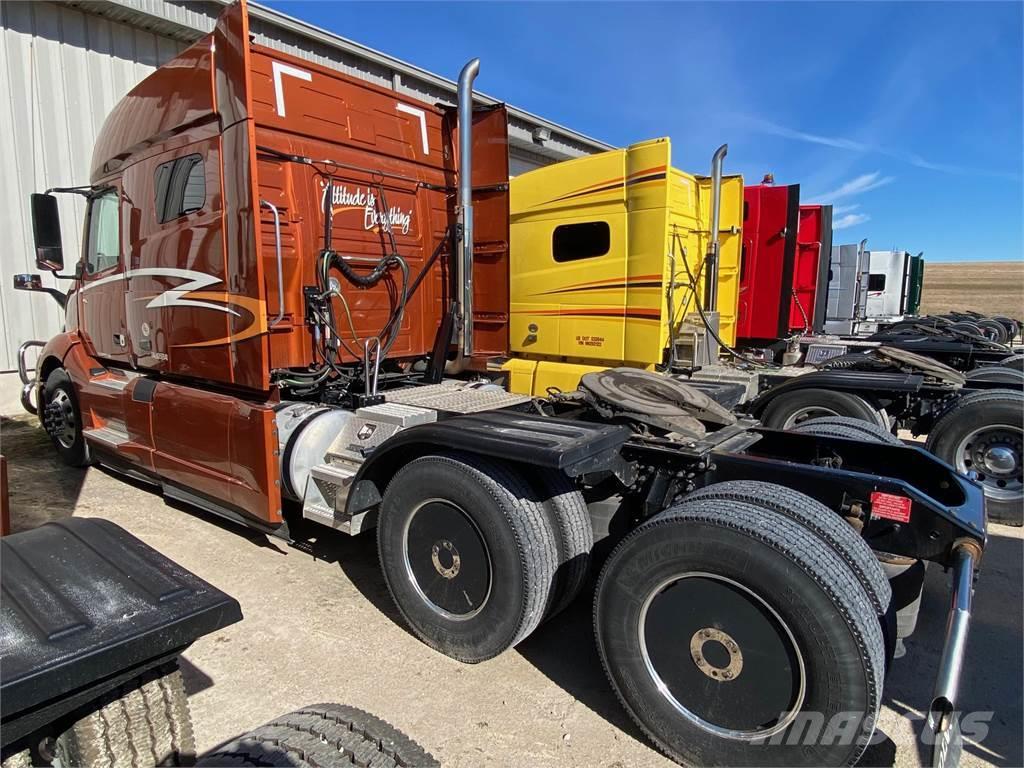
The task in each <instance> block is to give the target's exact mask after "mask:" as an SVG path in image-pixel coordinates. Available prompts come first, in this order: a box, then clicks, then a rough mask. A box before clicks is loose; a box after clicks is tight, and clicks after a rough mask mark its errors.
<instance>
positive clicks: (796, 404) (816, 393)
mask: <svg viewBox="0 0 1024 768" xmlns="http://www.w3.org/2000/svg"><path fill="white" fill-rule="evenodd" d="M822 416H850V417H852V418H855V419H860V420H861V421H867V422H869V423H871V424H876V425H877V426H879V427H883V428H887V427H888V424H887V423H886V421H887V419H886V418H885V416H883V415H882V413H881V412H880V411H879V410H878V409H877V408H875V407H874V406H872V405H871V404H870V403H869V402H868V401H867V400H865V399H864V398H863V397H860V396H858V395H854V394H851V393H849V392H839V391H833V390H830V389H798V390H795V391H793V392H787V393H784V394H781V395H779V396H778V397H776V398H775V399H773V400H772V401H771V402H770V403H768V406H767V407H766V408H765V409H764V412H763V413H762V414H761V421H762V422H763V423H764V425H765V426H766V427H771V428H772V429H792V428H793V427H795V426H796V425H797V424H800V423H802V422H804V421H807V420H808V419H816V418H820V417H822Z"/></svg>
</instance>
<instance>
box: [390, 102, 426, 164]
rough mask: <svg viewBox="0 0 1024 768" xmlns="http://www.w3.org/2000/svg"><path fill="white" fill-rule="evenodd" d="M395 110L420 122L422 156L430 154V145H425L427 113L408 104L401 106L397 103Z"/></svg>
mask: <svg viewBox="0 0 1024 768" xmlns="http://www.w3.org/2000/svg"><path fill="white" fill-rule="evenodd" d="M395 109H397V110H398V111H399V112H405V114H407V115H412V116H413V117H417V118H419V121H420V140H421V141H422V142H423V154H424V155H429V154H430V145H429V144H428V143H427V113H426V112H424V111H423V110H422V109H416V107H410V106H409V105H408V104H402V103H401V102H399V103H398V104H396V105H395Z"/></svg>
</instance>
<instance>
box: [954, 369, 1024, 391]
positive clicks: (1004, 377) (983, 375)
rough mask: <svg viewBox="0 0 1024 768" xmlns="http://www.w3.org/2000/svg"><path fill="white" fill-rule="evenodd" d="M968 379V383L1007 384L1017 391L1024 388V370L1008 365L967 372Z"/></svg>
mask: <svg viewBox="0 0 1024 768" xmlns="http://www.w3.org/2000/svg"><path fill="white" fill-rule="evenodd" d="M966 377H967V381H968V382H972V381H986V382H992V383H995V384H1005V385H1007V386H1009V387H1014V388H1016V389H1021V388H1024V370H1021V369H1019V368H1011V367H1009V366H1006V365H986V366H985V367H984V368H974V369H973V370H970V371H968V372H967V374H966Z"/></svg>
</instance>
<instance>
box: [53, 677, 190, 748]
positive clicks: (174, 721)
mask: <svg viewBox="0 0 1024 768" xmlns="http://www.w3.org/2000/svg"><path fill="white" fill-rule="evenodd" d="M56 755H57V758H58V760H59V761H60V764H61V765H64V766H79V765H81V766H94V765H110V766H115V765H116V766H119V767H120V766H131V768H143V767H144V766H154V765H191V764H192V763H193V762H194V760H195V739H194V737H193V735H192V720H191V718H190V717H189V712H188V700H187V698H186V695H185V686H184V684H183V683H182V679H181V672H179V671H178V667H177V664H175V665H173V666H172V667H168V668H164V669H162V670H153V671H151V672H147V673H146V674H144V675H143V676H142V677H140V678H137V679H135V680H133V681H131V682H129V683H128V684H126V685H124V686H122V687H121V688H120V689H118V690H116V691H115V692H113V693H111V694H108V696H107V697H106V698H105V699H104V700H103V701H101V703H100V705H99V706H98V707H96V708H95V709H94V710H93V711H91V712H89V713H88V714H87V715H85V716H83V717H82V718H81V719H79V720H78V721H77V722H75V723H74V725H72V726H71V727H70V728H69V729H68V730H67V731H65V732H64V733H63V734H61V735H60V736H59V737H58V738H57V742H56Z"/></svg>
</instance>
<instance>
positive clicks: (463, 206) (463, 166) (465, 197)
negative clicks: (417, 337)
mask: <svg viewBox="0 0 1024 768" xmlns="http://www.w3.org/2000/svg"><path fill="white" fill-rule="evenodd" d="M479 72H480V59H472V60H470V61H469V62H467V63H466V66H464V67H463V68H462V71H461V72H460V73H459V92H458V95H459V111H458V118H459V197H458V222H459V229H460V230H461V233H462V235H461V237H460V238H459V242H458V246H457V249H456V252H455V253H456V269H455V279H456V282H457V283H458V288H457V291H458V294H459V295H458V297H457V298H456V300H457V301H458V303H459V316H460V318H461V321H462V329H461V333H460V336H461V338H460V344H459V346H460V353H461V355H462V356H464V357H469V356H471V355H472V354H473V81H474V80H476V76H477V74H478V73H479Z"/></svg>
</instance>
